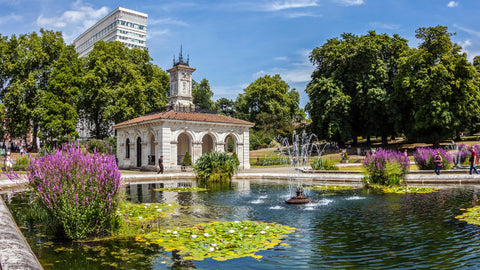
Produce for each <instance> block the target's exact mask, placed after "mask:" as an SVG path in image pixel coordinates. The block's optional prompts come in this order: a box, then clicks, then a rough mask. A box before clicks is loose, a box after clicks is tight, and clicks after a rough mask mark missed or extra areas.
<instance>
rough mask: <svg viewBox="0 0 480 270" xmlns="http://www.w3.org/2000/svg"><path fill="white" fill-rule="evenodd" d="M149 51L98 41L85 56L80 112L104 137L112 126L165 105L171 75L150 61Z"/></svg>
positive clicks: (98, 133) (96, 134) (96, 133)
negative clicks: (168, 75)
mask: <svg viewBox="0 0 480 270" xmlns="http://www.w3.org/2000/svg"><path fill="white" fill-rule="evenodd" d="M150 61H151V58H150V56H149V55H148V51H146V50H141V49H128V48H127V47H125V46H124V45H123V44H122V43H120V42H108V43H106V42H103V41H100V42H97V43H95V46H94V49H93V50H92V51H91V52H90V54H89V55H88V56H87V57H86V59H85V64H84V65H85V70H86V71H85V76H84V87H83V88H82V93H81V102H80V106H79V109H80V112H81V115H82V117H84V118H85V119H87V120H88V121H89V122H91V123H92V124H93V127H94V128H93V135H94V137H95V138H97V139H102V138H104V137H108V136H109V135H110V127H111V125H112V124H114V123H119V122H122V121H126V120H129V119H132V118H135V117H137V116H139V115H142V114H144V113H145V112H150V111H155V110H158V109H159V108H161V107H163V106H164V105H165V104H166V89H167V88H168V77H167V75H166V74H165V73H164V72H163V71H162V70H161V69H159V68H158V67H156V66H154V65H152V64H151V63H150Z"/></svg>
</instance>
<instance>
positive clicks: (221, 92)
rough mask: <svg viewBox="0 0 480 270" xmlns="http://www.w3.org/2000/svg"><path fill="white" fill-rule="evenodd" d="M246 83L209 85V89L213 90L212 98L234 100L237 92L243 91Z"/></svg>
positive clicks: (246, 85)
mask: <svg viewBox="0 0 480 270" xmlns="http://www.w3.org/2000/svg"><path fill="white" fill-rule="evenodd" d="M248 85H250V83H248V84H239V85H230V86H217V85H213V84H212V85H211V89H213V91H214V93H215V94H214V96H213V98H212V99H213V100H218V99H219V98H222V97H224V98H228V99H230V100H235V99H236V98H237V97H238V95H239V94H241V93H243V89H245V88H247V87H248Z"/></svg>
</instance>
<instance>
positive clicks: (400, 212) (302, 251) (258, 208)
mask: <svg viewBox="0 0 480 270" xmlns="http://www.w3.org/2000/svg"><path fill="white" fill-rule="evenodd" d="M181 185H196V183H195V182H189V181H166V182H163V183H145V184H131V185H129V186H126V188H125V191H126V195H127V197H128V198H129V199H130V200H131V201H132V202H161V203H169V202H176V203H179V204H180V205H183V206H188V207H185V208H182V209H181V210H180V213H177V214H176V216H174V217H173V218H172V219H171V220H170V221H169V222H170V223H169V225H172V224H174V226H176V225H175V224H178V225H179V226H180V225H181V224H183V223H185V222H192V223H199V222H208V221H212V220H219V221H224V220H231V221H233V220H247V219H248V220H257V221H267V222H277V223H281V224H285V225H288V226H291V227H296V228H298V229H299V231H298V232H296V233H294V234H292V235H290V236H289V237H287V238H286V243H288V244H289V245H290V247H285V246H277V247H276V248H275V249H272V250H267V251H262V252H259V255H262V256H263V258H262V259H260V260H258V261H257V260H255V259H253V258H240V259H235V260H229V261H226V262H217V261H214V260H211V259H207V260H204V261H200V262H195V266H196V267H198V268H200V269H223V268H229V269H245V267H248V268H249V269H276V268H281V269H292V268H310V269H332V268H334V269H335V268H337V269H348V268H351V269H356V268H359V269H392V268H394V269H418V268H443V269H457V268H471V269H477V268H479V267H480V256H479V255H480V245H478V243H479V241H480V229H479V227H478V226H473V225H468V224H465V223H464V222H460V221H458V220H456V219H455V216H456V215H458V214H460V213H461V212H462V211H461V210H460V209H462V208H468V207H472V206H473V205H476V204H477V198H478V195H477V193H478V188H477V187H459V188H447V189H442V190H440V191H439V192H436V193H430V194H370V193H369V192H368V191H364V190H360V189H358V190H348V191H342V192H329V193H328V194H327V193H325V192H317V191H312V192H311V194H310V196H311V197H312V199H315V200H316V202H315V203H309V204H306V205H287V204H282V202H283V201H285V199H286V198H288V196H289V191H288V185H284V184H281V183H280V182H278V183H277V182H274V183H265V182H263V181H237V182H233V183H232V184H231V185H217V186H213V187H211V188H210V189H209V190H207V191H200V192H186V193H177V192H167V191H155V189H157V188H162V187H176V186H181ZM9 207H10V209H11V211H12V212H13V213H14V216H15V217H16V219H17V222H18V224H19V225H20V227H21V229H22V231H23V233H24V234H25V236H26V238H27V239H28V241H29V243H30V244H31V246H32V248H33V250H34V252H35V253H36V254H37V255H38V256H39V259H40V261H41V262H42V264H43V265H44V268H45V269H69V268H68V267H73V266H76V267H77V268H72V269H100V268H101V267H105V263H107V266H108V265H109V264H114V263H117V265H116V267H115V268H119V269H133V268H135V269H170V268H175V267H176V266H175V263H174V260H173V259H172V253H171V252H164V251H163V250H162V249H161V248H159V247H157V246H153V245H146V244H145V243H137V242H134V241H133V240H132V239H125V240H122V241H114V242H107V243H94V244H93V243H92V244H80V243H61V242H59V241H58V239H56V238H55V237H54V236H51V235H49V234H48V232H46V231H44V230H42V226H39V225H37V224H35V225H33V224H32V223H30V222H29V220H28V218H26V217H24V216H22V213H24V210H22V209H25V208H24V207H28V206H27V205H25V204H24V203H22V202H20V201H19V200H17V199H16V197H14V198H13V199H12V203H11V204H10V206H9ZM22 207H23V208H22ZM95 267H99V268H95Z"/></svg>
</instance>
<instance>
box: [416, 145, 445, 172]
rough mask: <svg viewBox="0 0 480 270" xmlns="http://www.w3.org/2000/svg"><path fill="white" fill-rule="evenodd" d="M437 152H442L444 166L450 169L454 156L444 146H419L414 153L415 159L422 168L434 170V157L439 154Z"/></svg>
mask: <svg viewBox="0 0 480 270" xmlns="http://www.w3.org/2000/svg"><path fill="white" fill-rule="evenodd" d="M437 152H440V156H441V157H442V167H443V168H444V169H450V168H451V167H452V162H453V156H452V154H450V153H448V152H447V151H446V150H445V149H443V148H430V147H420V148H417V150H416V151H415V153H414V154H413V159H414V160H415V163H416V164H417V166H418V167H419V168H420V170H433V169H434V167H435V164H434V163H433V157H434V156H435V155H436V154H437Z"/></svg>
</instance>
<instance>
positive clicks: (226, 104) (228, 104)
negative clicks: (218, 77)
mask: <svg viewBox="0 0 480 270" xmlns="http://www.w3.org/2000/svg"><path fill="white" fill-rule="evenodd" d="M215 107H216V108H217V111H218V113H219V114H223V115H226V116H230V117H235V116H236V113H235V101H233V100H230V99H228V98H224V97H223V98H219V99H218V100H217V101H216V102H215Z"/></svg>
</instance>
